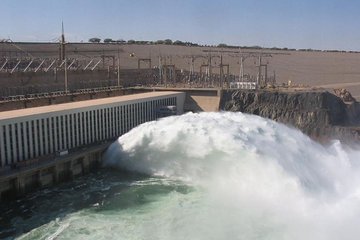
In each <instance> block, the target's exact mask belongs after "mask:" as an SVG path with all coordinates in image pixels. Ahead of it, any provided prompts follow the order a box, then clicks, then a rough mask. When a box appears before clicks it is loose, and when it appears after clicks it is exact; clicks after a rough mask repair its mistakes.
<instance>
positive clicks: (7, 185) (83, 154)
mask: <svg viewBox="0 0 360 240" xmlns="http://www.w3.org/2000/svg"><path fill="white" fill-rule="evenodd" d="M110 144H111V142H107V143H103V144H100V145H97V146H93V147H88V148H84V149H82V150H79V151H77V152H73V153H70V154H68V155H65V156H61V157H60V156H58V157H55V158H54V159H50V160H45V161H42V162H38V163H37V164H33V165H29V166H23V167H19V168H18V169H3V170H2V171H0V199H1V200H7V199H13V198H16V197H21V196H23V195H25V194H26V193H29V192H31V191H33V190H35V189H38V188H42V187H48V186H52V185H54V184H56V183H61V182H65V181H69V180H72V179H74V178H76V177H79V176H82V175H84V174H87V173H89V172H90V171H92V170H95V169H97V168H98V166H99V165H100V164H101V155H102V153H103V152H104V151H105V150H106V149H107V147H108V146H109V145H110Z"/></svg>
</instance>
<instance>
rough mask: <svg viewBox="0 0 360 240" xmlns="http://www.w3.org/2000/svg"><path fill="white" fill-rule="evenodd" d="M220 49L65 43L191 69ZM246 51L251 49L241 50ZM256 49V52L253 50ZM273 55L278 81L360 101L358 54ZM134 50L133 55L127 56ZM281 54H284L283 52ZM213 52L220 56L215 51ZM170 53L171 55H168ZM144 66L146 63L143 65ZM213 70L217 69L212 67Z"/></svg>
mask: <svg viewBox="0 0 360 240" xmlns="http://www.w3.org/2000/svg"><path fill="white" fill-rule="evenodd" d="M18 46H19V47H21V48H22V49H23V50H24V51H28V52H30V53H31V54H32V55H33V56H35V57H36V56H38V57H41V56H43V57H58V44H18ZM210 49H211V50H221V49H217V48H209V47H184V46H168V45H119V44H68V45H67V52H68V56H71V57H83V58H88V59H90V58H91V57H93V56H99V55H102V54H104V55H114V56H118V53H120V62H121V67H122V68H137V60H138V59H139V58H149V57H150V58H151V59H152V66H157V65H158V64H159V55H161V56H163V58H166V59H167V60H166V62H167V63H168V64H175V65H176V67H177V68H180V69H186V70H189V69H190V62H191V61H190V58H189V56H190V55H204V56H206V55H208V53H205V52H203V50H210ZM223 50H227V51H239V50H238V49H223ZM9 51H19V50H18V49H16V48H14V47H13V46H11V45H9V44H0V53H1V54H2V56H5V55H7V56H8V55H9V54H12V55H14V54H15V53H14V52H12V53H10V52H9ZM241 51H242V52H249V51H254V50H241ZM256 52H259V51H256ZM262 52H266V53H271V54H272V57H268V58H264V60H263V63H268V74H269V75H273V74H274V73H275V74H276V80H277V82H278V83H287V82H288V81H289V80H291V81H292V83H294V84H301V85H308V86H317V87H323V88H325V89H329V90H330V91H332V89H333V88H347V89H348V90H349V91H350V92H351V93H352V95H353V96H354V97H356V98H357V99H358V100H360V67H359V65H360V53H342V52H335V53H334V52H300V51H270V50H263V51H262ZM130 53H134V57H130ZM283 54H284V55H283ZM214 55H219V54H216V53H214ZM235 55H236V54H235V53H225V54H224V55H223V63H224V64H229V65H230V72H231V73H232V74H236V75H238V74H239V72H240V64H239V62H240V61H239V57H236V56H235ZM170 56H171V57H170ZM206 62H207V59H205V58H197V59H196V60H195V70H196V71H199V69H200V65H201V64H205V63H206ZM219 63H220V59H219V58H218V57H214V58H213V65H218V64H219ZM256 64H257V59H256V58H247V59H246V60H245V64H244V72H245V73H248V74H251V75H256V73H257V67H256ZM143 66H145V65H143ZM214 72H215V73H216V72H219V68H216V67H214Z"/></svg>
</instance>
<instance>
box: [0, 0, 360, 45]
mask: <svg viewBox="0 0 360 240" xmlns="http://www.w3.org/2000/svg"><path fill="white" fill-rule="evenodd" d="M0 4H1V5H0V9H1V11H0V38H11V39H12V40H13V41H55V39H57V38H58V37H59V35H60V33H61V21H62V20H63V21H64V24H65V32H66V37H67V40H68V41H81V40H83V41H87V40H88V39H89V38H91V37H99V38H102V39H104V38H107V37H109V38H113V39H125V40H128V39H135V40H158V39H166V38H170V39H172V40H177V39H178V40H182V41H191V42H198V43H201V44H218V43H228V44H233V45H241V46H253V45H260V46H264V47H275V46H276V47H289V48H314V49H342V50H360V31H359V30H360V29H359V27H360V13H359V11H360V1H358V0H346V1H345V0H297V1H295V0H237V1H236V0H229V1H226V0H223V1H220V0H177V1H175V0H1V1H0Z"/></svg>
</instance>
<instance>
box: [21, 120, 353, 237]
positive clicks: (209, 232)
mask: <svg viewBox="0 0 360 240" xmlns="http://www.w3.org/2000/svg"><path fill="white" fill-rule="evenodd" d="M359 156H360V151H357V150H350V149H345V147H344V146H342V145H341V144H340V143H339V142H338V141H334V142H333V143H332V144H331V145H330V146H327V147H325V146H322V145H320V144H318V143H316V142H314V141H312V140H311V139H310V138H308V137H307V136H305V135H303V134H302V133H301V132H300V131H298V130H295V129H291V128H288V127H286V126H284V125H282V124H278V123H276V122H273V121H271V120H266V119H263V118H260V117H257V116H251V115H246V114H241V113H201V114H193V113H189V114H185V115H182V116H176V117H169V118H164V119H161V120H159V121H154V122H149V123H145V124H143V125H141V126H139V127H137V128H135V129H133V130H131V131H130V132H129V133H127V134H125V135H123V136H122V137H120V138H119V139H118V140H117V141H116V142H115V143H114V144H112V146H110V148H109V149H108V151H107V152H106V154H105V156H104V160H105V162H104V163H105V166H110V167H115V168H119V169H126V170H129V171H135V172H140V173H144V174H147V175H149V176H150V177H149V178H145V179H144V180H142V181H137V182H134V183H133V185H132V186H131V187H130V188H129V190H127V191H126V192H119V195H116V197H114V198H113V199H112V200H111V201H110V202H105V203H104V204H103V206H102V204H98V205H96V206H95V205H94V207H93V209H92V208H89V209H84V210H81V211H78V212H74V213H71V214H68V215H67V216H66V217H64V218H63V219H60V220H59V221H57V222H52V223H49V224H46V225H44V226H42V227H40V228H38V229H35V230H33V231H32V232H30V233H29V234H27V235H26V236H37V235H36V234H39V232H47V233H48V235H47V236H50V237H51V236H55V235H56V236H57V237H58V238H59V239H83V238H86V239H97V240H99V239H164V240H165V239H166V240H167V239H207V240H208V239H214V240H215V239H216V240H218V239H244V240H251V239H291V240H294V239H295V240H296V239H314V240H315V239H316V240H319V239H324V240H331V239H336V240H337V239H358V236H359V235H360V228H359V227H358V226H359V224H360V179H359V178H360V167H359V161H360V160H359V159H360V158H359ZM182 186H186V187H185V188H183V187H182ZM184 189H185V190H184ZM124 199H125V200H126V201H125V200H124ZM133 199H137V201H139V199H140V201H139V204H128V205H129V207H120V205H123V203H124V202H126V203H129V201H133ZM94 209H95V210H94ZM40 235H41V234H40ZM26 236H25V238H24V239H31V237H26Z"/></svg>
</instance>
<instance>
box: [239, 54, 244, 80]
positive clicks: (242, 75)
mask: <svg viewBox="0 0 360 240" xmlns="http://www.w3.org/2000/svg"><path fill="white" fill-rule="evenodd" d="M239 81H240V82H243V81H244V57H243V56H241V57H240V75H239Z"/></svg>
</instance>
